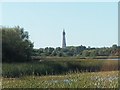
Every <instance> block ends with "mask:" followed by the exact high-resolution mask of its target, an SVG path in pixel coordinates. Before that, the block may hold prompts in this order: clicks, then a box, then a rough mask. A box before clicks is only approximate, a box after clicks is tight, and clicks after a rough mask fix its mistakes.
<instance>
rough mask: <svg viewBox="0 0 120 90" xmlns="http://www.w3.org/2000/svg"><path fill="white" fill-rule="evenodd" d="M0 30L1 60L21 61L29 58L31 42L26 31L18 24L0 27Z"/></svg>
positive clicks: (31, 47) (31, 49) (31, 48)
mask: <svg viewBox="0 0 120 90" xmlns="http://www.w3.org/2000/svg"><path fill="white" fill-rule="evenodd" d="M0 31H1V32H2V55H3V57H2V60H3V62H22V61H29V60H30V59H31V55H32V51H33V43H31V41H30V40H29V35H28V32H25V31H24V29H23V28H20V27H19V26H17V27H14V28H6V27H2V29H1V30H0Z"/></svg>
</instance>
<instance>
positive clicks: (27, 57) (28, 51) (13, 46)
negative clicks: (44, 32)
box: [0, 26, 120, 62]
mask: <svg viewBox="0 0 120 90" xmlns="http://www.w3.org/2000/svg"><path fill="white" fill-rule="evenodd" d="M0 33H2V61H3V62H24V61H25V62H26V61H31V59H32V56H41V57H46V56H57V57H67V56H68V57H69V56H78V57H80V58H84V57H95V56H118V55H120V52H119V51H120V50H119V49H120V46H117V45H116V44H114V45H112V46H111V47H102V48H91V47H86V46H82V45H80V46H68V47H66V48H61V47H57V48H53V47H46V48H39V49H34V48H33V47H34V44H33V43H32V42H31V41H30V40H29V33H28V32H27V31H24V28H21V27H19V26H16V27H12V28H11V27H2V28H0Z"/></svg>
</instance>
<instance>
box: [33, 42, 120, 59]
mask: <svg viewBox="0 0 120 90" xmlns="http://www.w3.org/2000/svg"><path fill="white" fill-rule="evenodd" d="M119 48H120V47H119V46H117V45H116V44H114V45H112V46H111V47H102V48H90V47H86V46H82V45H81V46H68V47H66V48H60V47H57V48H52V47H46V48H40V49H34V50H33V52H34V56H58V57H66V56H78V57H81V58H85V57H96V56H118V55H120V52H119V51H118V49H119Z"/></svg>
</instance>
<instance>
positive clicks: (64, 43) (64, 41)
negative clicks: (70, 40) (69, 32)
mask: <svg viewBox="0 0 120 90" xmlns="http://www.w3.org/2000/svg"><path fill="white" fill-rule="evenodd" d="M62 34H63V40H62V48H66V38H65V30H64V29H63V33H62Z"/></svg>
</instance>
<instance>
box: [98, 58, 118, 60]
mask: <svg viewBox="0 0 120 90" xmlns="http://www.w3.org/2000/svg"><path fill="white" fill-rule="evenodd" d="M97 60H120V58H112V59H109V58H108V59H97Z"/></svg>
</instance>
